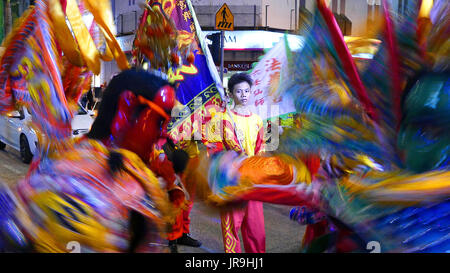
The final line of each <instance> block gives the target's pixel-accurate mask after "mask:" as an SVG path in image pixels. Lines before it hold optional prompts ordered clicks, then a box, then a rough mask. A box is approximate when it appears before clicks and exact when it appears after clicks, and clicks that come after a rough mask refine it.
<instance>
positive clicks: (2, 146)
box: [0, 141, 6, 150]
mask: <svg viewBox="0 0 450 273" xmlns="http://www.w3.org/2000/svg"><path fill="white" fill-rule="evenodd" d="M5 147H6V144H5V143H3V142H1V141H0V150H4V149H5Z"/></svg>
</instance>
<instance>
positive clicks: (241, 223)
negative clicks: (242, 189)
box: [207, 73, 266, 253]
mask: <svg viewBox="0 0 450 273" xmlns="http://www.w3.org/2000/svg"><path fill="white" fill-rule="evenodd" d="M252 84H253V83H252V80H251V78H250V76H249V75H247V74H246V73H238V74H234V75H233V76H232V77H231V78H230V80H229V81H228V88H229V90H230V93H231V94H230V95H231V96H232V98H233V101H234V104H235V106H234V108H233V109H231V110H230V109H227V110H225V111H224V112H222V113H219V114H216V116H215V117H214V118H213V119H212V120H211V124H210V126H209V129H208V131H207V133H208V135H207V140H208V144H207V146H208V148H209V150H210V151H212V153H216V152H219V151H222V150H234V151H237V152H239V153H244V154H246V155H248V156H253V155H258V154H260V153H262V152H263V141H264V127H263V122H262V120H261V118H260V117H259V116H258V115H257V114H254V113H251V112H250V110H249V108H248V107H247V106H248V105H249V102H250V97H251V95H252V92H251V86H252ZM221 226H222V236H223V243H224V248H225V252H226V253H240V252H241V246H240V240H239V236H238V232H239V230H240V229H241V231H242V239H243V241H244V242H243V243H244V248H245V251H246V252H249V253H264V252H265V251H266V243H265V239H266V235H265V230H264V214H263V204H262V202H258V201H249V202H248V203H247V204H246V205H245V206H244V207H243V208H239V209H237V208H234V209H232V210H230V211H225V210H223V211H222V212H221Z"/></svg>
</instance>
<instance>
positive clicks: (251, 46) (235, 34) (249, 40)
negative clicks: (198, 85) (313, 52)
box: [203, 30, 303, 50]
mask: <svg viewBox="0 0 450 273" xmlns="http://www.w3.org/2000/svg"><path fill="white" fill-rule="evenodd" d="M215 32H216V31H214V30H211V31H203V34H204V35H205V36H206V35H209V34H212V33H215ZM224 35H225V36H224V42H225V43H224V49H225V50H263V49H270V48H272V47H273V46H274V45H275V44H277V43H278V42H279V41H280V39H282V38H283V36H284V35H285V33H282V32H271V31H265V30H235V31H225V33H224ZM287 39H288V43H289V47H290V48H291V50H299V49H300V48H301V47H302V45H303V37H301V36H298V35H292V34H287Z"/></svg>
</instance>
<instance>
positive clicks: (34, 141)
mask: <svg viewBox="0 0 450 273" xmlns="http://www.w3.org/2000/svg"><path fill="white" fill-rule="evenodd" d="M93 116H94V114H93V112H92V111H88V110H86V109H84V108H83V107H82V106H81V105H79V109H78V113H77V114H76V115H74V117H73V119H72V123H71V125H72V137H77V136H81V135H84V134H86V133H87V132H89V130H90V129H91V126H92V123H93V122H94V117H93ZM30 122H31V114H30V111H29V110H28V109H27V108H26V107H22V108H20V110H19V111H11V112H9V113H7V114H6V115H0V150H3V149H5V147H6V145H8V146H11V147H12V148H13V149H16V150H17V151H19V152H20V158H21V159H22V161H23V162H24V163H27V164H28V163H30V162H31V160H32V159H33V155H34V154H36V152H37V147H38V145H39V144H38V138H37V135H36V131H35V130H34V129H33V128H32V127H31V126H30V125H29V124H30Z"/></svg>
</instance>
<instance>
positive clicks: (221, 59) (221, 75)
mask: <svg viewBox="0 0 450 273" xmlns="http://www.w3.org/2000/svg"><path fill="white" fill-rule="evenodd" d="M224 42H225V31H223V30H221V31H220V80H221V81H222V84H223V59H225V55H224Z"/></svg>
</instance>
